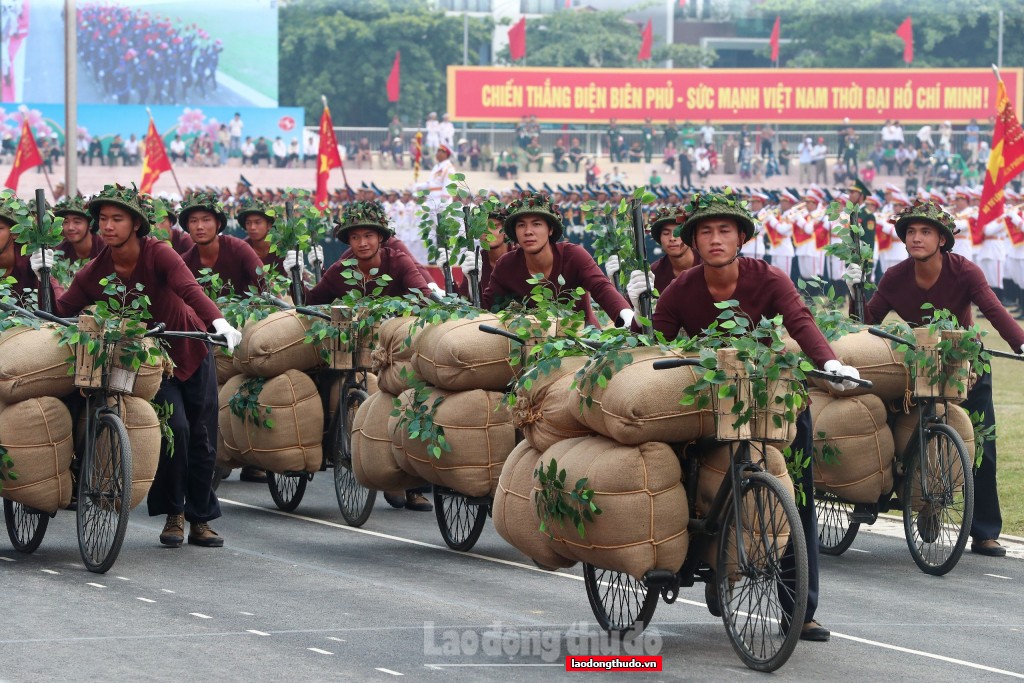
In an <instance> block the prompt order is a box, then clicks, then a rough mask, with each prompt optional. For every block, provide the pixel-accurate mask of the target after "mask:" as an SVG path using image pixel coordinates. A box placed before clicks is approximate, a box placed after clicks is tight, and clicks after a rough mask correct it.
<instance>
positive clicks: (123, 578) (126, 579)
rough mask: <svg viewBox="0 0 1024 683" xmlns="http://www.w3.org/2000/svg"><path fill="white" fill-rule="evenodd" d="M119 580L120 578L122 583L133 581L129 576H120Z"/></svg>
mask: <svg viewBox="0 0 1024 683" xmlns="http://www.w3.org/2000/svg"><path fill="white" fill-rule="evenodd" d="M117 578H119V579H120V580H121V581H131V579H129V578H128V577H127V576H119V577H117Z"/></svg>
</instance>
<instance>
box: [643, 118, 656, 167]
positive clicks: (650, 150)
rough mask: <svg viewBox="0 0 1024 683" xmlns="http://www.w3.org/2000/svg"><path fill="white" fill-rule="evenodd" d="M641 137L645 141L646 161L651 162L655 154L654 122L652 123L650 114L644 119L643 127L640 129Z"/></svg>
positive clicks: (646, 162)
mask: <svg viewBox="0 0 1024 683" xmlns="http://www.w3.org/2000/svg"><path fill="white" fill-rule="evenodd" d="M640 137H641V139H642V140H643V143H644V163H645V164H649V163H651V158H652V157H653V156H654V124H653V123H651V117H650V116H648V117H647V118H646V119H644V125H643V128H641V129H640Z"/></svg>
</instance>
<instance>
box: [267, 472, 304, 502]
mask: <svg viewBox="0 0 1024 683" xmlns="http://www.w3.org/2000/svg"><path fill="white" fill-rule="evenodd" d="M308 481H309V478H308V477H306V475H305V474H274V473H273V472H270V471H268V472H267V487H268V488H270V497H271V498H273V499H274V505H276V506H277V507H278V508H279V509H281V510H284V511H285V512H291V511H292V510H294V509H295V508H297V507H299V503H301V502H302V496H303V495H304V494H305V493H306V483H307V482H308Z"/></svg>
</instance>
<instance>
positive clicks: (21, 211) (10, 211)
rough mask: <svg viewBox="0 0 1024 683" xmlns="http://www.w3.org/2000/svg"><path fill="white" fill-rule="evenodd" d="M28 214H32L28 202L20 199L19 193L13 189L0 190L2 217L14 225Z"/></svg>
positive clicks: (0, 216) (0, 217) (0, 212)
mask: <svg viewBox="0 0 1024 683" xmlns="http://www.w3.org/2000/svg"><path fill="white" fill-rule="evenodd" d="M28 215H30V212H29V210H28V204H26V203H25V202H23V201H21V200H20V199H18V195H16V194H15V193H14V191H13V190H4V191H3V192H0V219H2V220H4V221H6V222H8V223H10V224H11V226H12V227H13V226H15V225H17V224H18V222H19V221H21V220H22V219H23V218H25V217H26V216H28Z"/></svg>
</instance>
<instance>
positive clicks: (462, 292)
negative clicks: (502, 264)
mask: <svg viewBox="0 0 1024 683" xmlns="http://www.w3.org/2000/svg"><path fill="white" fill-rule="evenodd" d="M502 255H503V256H504V254H502ZM480 260H481V261H482V262H483V263H481V264H480V297H481V299H482V298H483V294H484V291H485V290H486V289H487V283H489V282H490V281H491V273H492V272H494V267H493V266H492V265H491V259H489V258H487V253H486V252H483V251H481V252H480ZM462 275H463V277H462V282H460V283H459V296H461V297H463V298H464V299H468V298H469V275H467V274H466V272H465V271H463V273H462Z"/></svg>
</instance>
